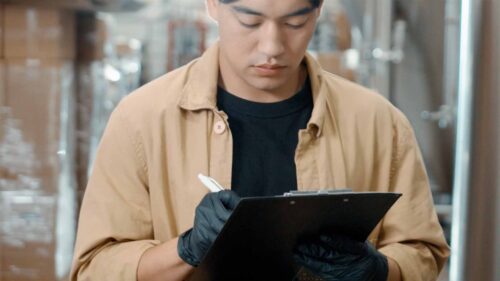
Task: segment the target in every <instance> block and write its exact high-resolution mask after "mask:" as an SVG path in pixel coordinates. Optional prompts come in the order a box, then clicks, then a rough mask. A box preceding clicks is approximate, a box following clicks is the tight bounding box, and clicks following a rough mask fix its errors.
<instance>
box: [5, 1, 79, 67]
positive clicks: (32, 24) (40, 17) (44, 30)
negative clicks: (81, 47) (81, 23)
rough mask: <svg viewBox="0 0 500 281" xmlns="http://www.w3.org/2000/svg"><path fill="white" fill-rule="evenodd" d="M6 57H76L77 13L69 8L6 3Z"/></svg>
mask: <svg viewBox="0 0 500 281" xmlns="http://www.w3.org/2000/svg"><path fill="white" fill-rule="evenodd" d="M4 27H5V32H4V34H5V35H4V56H5V58H10V59H12V58H23V59H24V58H43V59H73V58H74V57H75V44H76V39H75V31H76V30H75V28H76V27H75V15H74V12H72V11H68V10H56V9H47V8H33V7H25V6H16V5H5V6H4Z"/></svg>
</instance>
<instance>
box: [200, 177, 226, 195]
mask: <svg viewBox="0 0 500 281" xmlns="http://www.w3.org/2000/svg"><path fill="white" fill-rule="evenodd" d="M198 178H199V179H200V181H201V183H203V185H205V186H206V187H207V188H208V189H209V190H210V192H219V191H222V190H224V187H222V186H221V185H220V184H219V183H218V182H217V181H216V180H214V179H213V178H211V177H207V176H204V175H202V174H198Z"/></svg>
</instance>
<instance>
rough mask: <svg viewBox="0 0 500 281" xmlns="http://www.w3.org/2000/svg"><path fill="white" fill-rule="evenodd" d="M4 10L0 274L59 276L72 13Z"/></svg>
mask: <svg viewBox="0 0 500 281" xmlns="http://www.w3.org/2000/svg"><path fill="white" fill-rule="evenodd" d="M1 15H2V16H0V17H1V18H3V19H2V21H0V22H1V23H2V24H1V25H2V28H1V29H2V30H3V32H2V34H3V36H2V38H3V50H2V53H1V54H2V55H1V60H0V85H1V86H2V87H0V89H2V90H0V102H1V103H0V106H1V109H0V115H1V116H2V118H3V120H4V121H3V122H2V123H0V131H1V133H0V152H1V153H0V209H1V210H0V247H1V252H0V257H1V259H0V280H14V281H21V280H23V281H24V280H64V279H65V278H66V277H67V274H68V271H69V262H70V261H71V254H72V253H71V250H72V246H73V240H74V232H75V224H76V223H75V218H76V215H75V194H74V193H75V186H74V175H73V174H74V173H73V169H72V163H73V162H74V159H73V149H74V140H73V137H74V132H73V130H74V122H75V116H74V92H75V88H74V58H75V53H76V52H75V21H74V14H73V13H72V12H68V11H64V10H53V9H41V8H30V7H24V6H15V5H5V6H4V7H3V12H2V13H1ZM2 91H3V92H2Z"/></svg>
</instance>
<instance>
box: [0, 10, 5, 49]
mask: <svg viewBox="0 0 500 281" xmlns="http://www.w3.org/2000/svg"><path fill="white" fill-rule="evenodd" d="M3 25H4V23H3V4H2V3H0V59H1V58H3V37H4V34H3V33H4V26H3Z"/></svg>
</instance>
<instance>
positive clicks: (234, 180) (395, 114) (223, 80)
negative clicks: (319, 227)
mask: <svg viewBox="0 0 500 281" xmlns="http://www.w3.org/2000/svg"><path fill="white" fill-rule="evenodd" d="M207 5H208V12H209V14H210V16H211V17H212V18H213V19H214V20H215V21H216V22H217V23H218V26H219V34H220V39H219V42H218V44H216V45H215V46H213V47H212V48H210V49H209V50H208V51H207V52H206V53H205V54H204V55H203V56H202V57H201V58H199V59H198V60H195V61H194V62H192V63H190V64H188V65H187V66H184V67H182V68H180V69H178V70H175V71H173V72H171V73H168V74H167V75H165V76H163V77H161V78H159V79H157V80H155V81H153V82H151V83H149V84H147V85H145V86H144V87H142V88H141V89H139V90H137V91H136V92H135V93H133V94H132V95H130V96H128V97H127V98H125V99H124V100H123V101H122V102H121V103H120V105H119V106H118V107H117V109H116V110H115V112H114V113H113V115H112V117H111V119H110V121H109V124H108V127H107V129H106V132H105V133H104V136H103V139H102V142H101V144H100V148H99V151H98V155H97V158H96V160H95V163H94V170H93V172H92V176H91V178H90V180H89V184H88V187H87V191H86V194H85V198H84V201H83V205H82V209H81V216H80V222H79V230H78V237H77V242H76V247H75V259H74V262H73V270H72V280H77V279H78V280H136V279H137V280H182V279H185V278H187V276H189V274H190V272H192V270H193V269H194V267H195V266H197V265H198V264H199V263H200V261H201V259H202V258H203V256H204V254H206V251H207V249H208V247H209V246H210V245H211V243H212V242H213V240H214V239H215V237H216V235H217V233H218V231H220V229H221V228H222V225H223V224H224V222H225V221H226V220H227V218H228V217H229V215H230V213H231V211H232V210H233V209H234V207H235V206H236V204H237V202H238V199H239V196H249V195H253V196H259V195H271V194H280V193H282V192H283V191H288V190H290V189H293V188H297V189H299V190H307V189H317V188H344V187H349V188H352V189H354V190H355V191H393V192H401V193H403V196H402V198H401V199H400V200H399V201H398V202H397V203H396V204H395V205H394V206H393V208H392V209H391V210H390V211H389V212H388V213H387V215H386V216H385V218H384V219H383V221H382V222H381V223H380V224H379V225H378V226H377V227H376V229H375V230H374V231H373V232H372V234H371V235H370V237H369V239H368V241H367V242H366V243H359V242H354V241H352V240H350V239H349V238H348V237H339V236H328V235H321V236H319V237H318V239H317V241H313V242H311V243H309V244H301V245H297V247H296V251H295V259H296V261H297V263H299V264H302V265H303V266H305V267H306V268H308V269H309V270H310V271H312V272H314V273H316V274H317V275H319V276H321V277H323V278H324V279H325V280H386V279H387V280H425V281H428V280H435V279H436V278H437V275H438V273H439V271H440V269H441V268H442V267H443V264H444V262H445V259H446V258H447V256H448V254H449V250H448V246H447V245H446V242H445V240H444V238H443V233H442V229H441V227H440V225H439V223H438V220H437V216H436V214H435V211H434V208H433V204H432V198H431V196H430V191H429V185H428V182H427V176H426V174H425V170H424V167H423V164H422V159H421V156H420V152H419V150H418V147H417V144H416V141H415V138H414V135H413V132H412V130H411V127H410V124H409V123H408V121H407V120H406V119H405V117H404V116H403V115H402V113H400V112H399V111H398V110H397V109H395V108H394V107H393V106H392V105H390V103H388V102H387V101H386V100H384V99H383V98H382V97H380V96H379V95H377V94H375V93H372V92H371V91H369V90H367V89H365V88H362V87H360V86H357V85H355V84H353V83H350V82H348V81H345V80H343V79H341V78H339V77H336V76H334V75H331V74H329V73H326V72H324V71H322V70H321V68H320V67H319V66H318V64H317V63H316V62H315V61H314V60H313V59H312V58H311V57H310V56H308V55H305V52H306V48H307V45H308V43H309V40H310V39H311V37H312V34H313V32H314V29H315V24H316V21H317V19H318V16H319V14H320V9H321V1H320V0H280V1H269V0H232V1H231V0H225V1H224V0H207ZM198 173H203V174H205V175H210V176H211V177H213V178H215V179H216V180H217V181H219V182H220V183H221V184H222V186H225V187H226V188H231V189H232V191H222V192H218V193H208V194H207V190H206V188H205V187H203V185H202V184H201V183H200V182H199V181H198V179H197V175H198Z"/></svg>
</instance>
